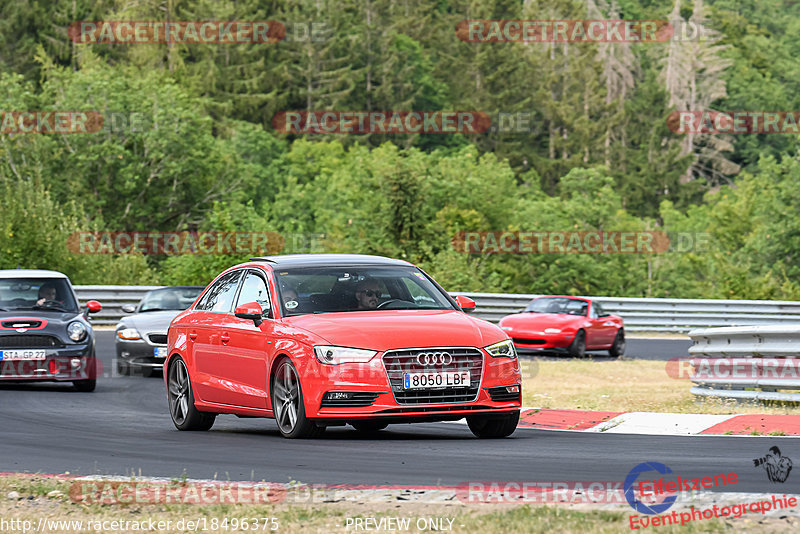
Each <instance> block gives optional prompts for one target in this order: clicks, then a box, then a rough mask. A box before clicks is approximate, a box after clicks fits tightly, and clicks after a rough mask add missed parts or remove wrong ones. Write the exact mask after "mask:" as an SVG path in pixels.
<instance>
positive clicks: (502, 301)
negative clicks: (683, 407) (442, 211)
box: [459, 293, 800, 333]
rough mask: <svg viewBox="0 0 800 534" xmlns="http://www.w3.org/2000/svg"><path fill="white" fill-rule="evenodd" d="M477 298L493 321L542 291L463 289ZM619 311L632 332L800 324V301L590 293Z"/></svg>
mask: <svg viewBox="0 0 800 534" xmlns="http://www.w3.org/2000/svg"><path fill="white" fill-rule="evenodd" d="M459 294H460V295H465V296H467V297H470V298H472V299H473V300H475V303H476V304H477V305H478V308H477V310H476V312H475V314H476V315H477V316H478V317H481V318H483V319H486V320H488V321H491V322H495V323H496V322H497V321H499V320H500V318H502V317H504V316H506V315H509V314H511V313H517V312H520V311H522V310H523V309H524V308H525V306H526V305H527V304H528V302H530V300H531V299H532V298H534V297H537V296H539V295H513V294H504V293H459ZM586 298H591V299H593V300H595V301H597V302H599V303H600V304H601V305H602V306H603V309H604V310H605V311H607V312H609V313H613V314H615V315H619V316H620V317H622V319H623V320H624V322H625V330H626V331H628V332H636V331H640V332H641V331H646V332H658V331H661V332H681V333H686V332H689V331H690V330H692V329H695V328H704V327H714V326H745V325H747V326H749V325H772V324H778V323H780V324H783V323H785V324H800V302H795V301H780V300H721V299H648V298H633V297H586Z"/></svg>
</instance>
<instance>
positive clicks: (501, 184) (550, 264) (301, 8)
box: [0, 0, 800, 299]
mask: <svg viewBox="0 0 800 534" xmlns="http://www.w3.org/2000/svg"><path fill="white" fill-rule="evenodd" d="M508 19H512V20H582V19H589V20H601V19H609V20H617V19H626V20H666V21H669V22H670V23H671V24H674V25H675V26H676V27H680V26H681V25H683V26H685V27H690V28H693V29H694V30H696V32H695V33H696V35H695V36H694V37H691V36H689V37H687V36H686V35H684V36H683V38H681V35H680V34H678V33H676V35H675V36H674V37H673V38H671V39H668V40H665V41H661V42H570V43H564V42H466V41H465V40H463V39H460V38H459V36H458V35H457V32H456V29H457V27H458V26H459V23H461V22H462V21H465V20H508ZM206 20H216V21H267V20H269V21H278V22H280V23H281V24H282V25H283V27H284V28H285V36H284V38H283V39H281V40H280V41H278V42H268V43H240V44H230V43H202V44H200V43H186V42H178V43H174V42H166V43H147V44H139V43H137V44H130V43H102V42H101V43H82V42H76V41H75V40H74V39H71V36H72V34H71V32H70V28H71V25H73V23H75V22H76V21H206ZM798 35H800V3H798V2H796V1H793V0H719V1H714V2H712V1H708V0H706V1H705V2H704V1H702V0H694V1H690V0H683V1H681V0H670V1H662V2H657V1H652V0H616V1H612V2H607V1H606V0H586V1H579V0H551V1H547V2H545V1H537V0H525V1H520V0H480V1H478V0H473V1H461V0H337V1H329V0H286V1H269V0H237V1H217V0H125V1H123V0H54V1H52V2H47V1H43V0H39V1H37V0H15V1H10V0H5V1H3V2H2V3H0V111H3V112H5V113H6V114H8V113H13V112H20V111H24V110H38V111H47V110H50V111H65V110H69V111H74V110H89V111H95V112H99V113H101V114H103V116H104V117H105V121H104V123H103V126H102V128H100V129H99V130H98V131H94V132H92V133H77V134H63V133H43V134H42V133H19V132H15V131H11V130H5V131H0V188H2V194H1V195H0V267H2V268H15V267H17V266H22V267H30V268H51V269H56V270H61V271H63V272H65V273H67V274H68V275H69V276H70V277H71V278H72V280H73V282H74V283H79V284H81V283H83V284H87V283H92V284H151V283H158V284H177V283H187V284H205V283H207V282H208V281H209V280H210V279H211V278H212V277H213V276H214V275H215V274H216V273H217V272H219V270H221V269H222V268H224V267H227V266H229V265H232V264H234V263H236V262H238V261H240V260H242V259H246V257H247V256H235V255H191V254H190V255H140V254H138V255H137V254H120V255H109V254H102V255H92V254H76V253H75V251H74V250H70V249H69V248H68V247H67V242H68V240H69V239H70V236H71V235H73V234H74V233H76V232H90V231H109V232H115V231H124V232H133V231H138V232H180V231H222V232H232V231H240V232H276V233H278V234H281V235H282V236H284V238H285V246H284V247H283V252H321V251H329V252H354V253H368V254H380V255H386V256H392V257H399V258H404V259H407V260H409V261H412V262H414V263H416V264H418V265H420V266H421V267H422V268H424V269H425V270H427V271H428V272H430V273H431V274H432V275H433V276H434V277H436V278H437V279H438V280H439V281H440V282H441V283H442V285H444V286H445V287H446V288H447V289H449V290H453V291H458V290H461V291H498V292H501V291H502V292H515V293H572V294H581V295H616V296H653V297H664V296H669V297H685V298H693V297H698V298H700V297H702V298H748V299H800V277H799V275H800V261H798V259H800V217H798V208H800V160H799V159H798V156H799V155H800V154H799V153H798V148H800V144H799V143H798V141H799V140H800V138H799V136H798V135H797V134H791V133H785V134H755V133H753V134H734V135H731V134H712V133H697V134H682V133H676V132H674V131H673V130H674V128H673V129H670V126H669V124H668V118H669V117H670V114H671V113H673V112H675V111H680V110H753V111H757V110H769V111H774V110H783V111H791V110H800V41H798V39H797V36H798ZM292 110H294V111H320V110H351V111H385V110H400V111H408V110H424V111H439V110H441V111H450V110H477V111H480V112H482V113H485V114H486V115H488V116H489V117H491V118H492V127H491V128H489V129H488V130H487V131H485V132H480V133H469V132H467V133H457V134H424V133H415V134H396V133H381V132H373V133H358V134H337V133H334V134H321V133H308V134H296V133H285V132H284V131H283V130H281V129H280V128H278V129H276V128H275V126H274V124H273V119H274V118H275V117H276V115H277V114H280V113H281V112H286V111H292ZM504 120H505V126H504V122H503V121H504ZM515 121H516V122H515ZM508 124H511V126H510V127H507V126H508ZM505 230H509V231H549V232H559V231H588V230H602V231H617V230H629V231H636V230H641V231H660V232H666V233H667V235H672V236H676V235H683V236H701V235H702V236H704V237H703V246H702V247H700V246H689V247H686V248H680V247H671V248H670V250H668V251H664V252H658V253H650V254H616V253H594V254H572V253H528V254H504V253H465V252H464V251H463V250H457V247H454V245H453V237H454V236H456V235H457V234H459V232H479V231H483V232H486V231H493V232H498V231H505Z"/></svg>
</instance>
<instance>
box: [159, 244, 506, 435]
mask: <svg viewBox="0 0 800 534" xmlns="http://www.w3.org/2000/svg"><path fill="white" fill-rule="evenodd" d="M474 308H475V303H474V301H472V300H471V299H469V298H467V297H462V296H458V297H456V298H455V299H454V298H452V297H450V295H448V293H447V292H446V291H444V290H443V289H442V288H441V287H440V286H439V285H438V284H437V283H436V282H435V281H434V280H433V279H432V278H431V277H430V276H428V275H427V274H426V273H425V272H423V271H422V270H421V269H419V268H418V267H415V266H414V265H412V264H410V263H408V262H405V261H401V260H394V259H389V258H383V257H379V256H365V255H349V254H311V255H283V256H270V257H264V258H253V259H252V260H251V261H250V262H248V263H243V264H241V265H237V266H235V267H231V268H230V269H228V270H226V271H224V272H223V273H222V274H220V275H219V276H218V277H217V278H216V279H215V280H214V281H213V282H212V283H211V284H210V285H209V286H208V287H207V288H206V289H205V291H204V292H203V293H202V294H201V295H200V297H198V299H197V300H196V301H195V302H194V304H193V305H192V306H191V308H189V309H188V310H186V311H184V312H182V313H181V314H179V315H178V316H177V317H176V318H175V319H174V320H173V321H172V323H171V325H170V328H169V333H168V357H167V359H166V360H165V362H164V379H165V382H166V387H167V397H168V399H169V410H170V414H171V416H172V420H173V422H174V424H175V426H176V427H177V428H178V429H180V430H208V429H209V428H211V426H212V425H213V424H214V419H215V418H216V416H217V415H218V414H224V413H227V414H236V415H239V416H255V417H271V418H274V419H276V422H277V424H278V428H279V430H280V432H281V434H282V435H283V436H284V437H287V438H303V437H315V436H317V435H319V434H320V433H321V432H322V431H324V430H325V428H326V427H328V426H344V425H346V424H350V425H352V426H353V427H355V428H356V429H357V430H360V431H363V432H375V431H379V430H382V429H384V428H386V426H388V425H389V424H391V423H416V422H424V421H447V420H458V419H463V418H465V417H466V419H467V423H468V425H469V428H470V429H471V430H472V432H473V434H475V435H476V436H478V437H481V438H499V437H506V436H509V435H511V434H512V433H513V432H514V430H515V429H516V427H517V423H518V421H519V411H520V407H521V398H522V384H521V375H520V368H519V362H518V360H517V354H516V351H515V349H514V345H513V343H512V342H511V340H510V339H509V338H508V336H507V335H506V334H505V333H504V332H503V331H502V330H501V329H500V328H498V327H497V326H495V325H493V324H491V323H489V322H487V321H484V320H482V319H478V318H475V317H471V316H470V315H467V313H465V312H470V311H472V310H474Z"/></svg>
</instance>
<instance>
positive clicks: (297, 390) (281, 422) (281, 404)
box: [271, 358, 325, 439]
mask: <svg viewBox="0 0 800 534" xmlns="http://www.w3.org/2000/svg"><path fill="white" fill-rule="evenodd" d="M271 393H272V411H273V413H274V414H275V422H276V423H278V430H280V433H281V435H282V436H283V437H285V438H289V439H303V438H315V437H317V436H319V435H320V434H322V432H324V431H325V427H319V426H317V425H316V424H314V422H313V421H312V420H310V419H309V418H308V417H306V409H305V404H304V402H303V388H302V387H301V386H300V376H299V375H298V374H297V369H295V366H294V364H292V361H291V360H290V359H288V358H284V359H283V360H281V361H280V363H279V364H278V367H277V368H276V369H275V374H274V375H273V376H272V387H271Z"/></svg>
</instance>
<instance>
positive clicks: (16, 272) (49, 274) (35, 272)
mask: <svg viewBox="0 0 800 534" xmlns="http://www.w3.org/2000/svg"><path fill="white" fill-rule="evenodd" d="M0 278H67V275H65V274H64V273H60V272H58V271H45V270H42V269H0Z"/></svg>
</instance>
